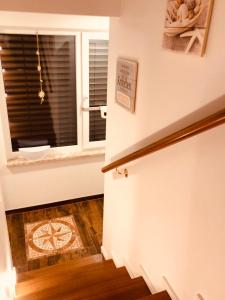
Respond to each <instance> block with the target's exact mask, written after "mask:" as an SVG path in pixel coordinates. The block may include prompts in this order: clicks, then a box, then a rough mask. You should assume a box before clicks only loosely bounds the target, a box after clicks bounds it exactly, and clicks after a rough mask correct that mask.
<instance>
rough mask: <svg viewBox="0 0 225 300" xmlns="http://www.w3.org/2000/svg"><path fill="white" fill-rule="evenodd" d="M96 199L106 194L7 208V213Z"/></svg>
mask: <svg viewBox="0 0 225 300" xmlns="http://www.w3.org/2000/svg"><path fill="white" fill-rule="evenodd" d="M95 199H104V194H98V195H93V196H86V197H81V198H76V199H70V200H63V201H57V202H52V203H47V204H41V205H35V206H29V207H23V208H18V209H12V210H7V211H6V215H11V214H16V213H24V212H29V211H34V210H37V209H46V208H52V207H57V206H62V205H66V204H73V203H76V202H82V201H88V200H95Z"/></svg>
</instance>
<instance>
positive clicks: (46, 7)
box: [0, 0, 121, 16]
mask: <svg viewBox="0 0 225 300" xmlns="http://www.w3.org/2000/svg"><path fill="white" fill-rule="evenodd" d="M120 3H121V0H113V1H111V0H64V1H61V0H54V2H53V1H52V0H45V1H30V0H20V1H17V0H8V1H1V3H0V10H8V11H20V12H40V13H61V14H73V15H92V16H94V15H95V16H119V14H120Z"/></svg>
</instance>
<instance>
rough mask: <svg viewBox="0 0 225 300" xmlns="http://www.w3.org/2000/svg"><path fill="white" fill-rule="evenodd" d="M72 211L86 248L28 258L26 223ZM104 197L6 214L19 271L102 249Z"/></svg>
mask: <svg viewBox="0 0 225 300" xmlns="http://www.w3.org/2000/svg"><path fill="white" fill-rule="evenodd" d="M69 215H72V216H73V218H74V220H75V222H76V224H77V228H78V231H79V234H80V238H81V240H82V243H83V248H82V249H78V250H73V251H70V252H67V253H60V254H57V255H53V256H44V257H41V258H38V259H34V260H31V261H28V260H27V256H26V245H25V232H24V225H25V224H27V223H34V222H38V221H44V220H50V219H54V218H60V217H65V216H69ZM102 222H103V199H94V200H87V201H82V202H74V203H70V204H65V205H61V206H57V207H51V208H46V209H37V210H34V211H27V212H19V213H15V212H13V213H11V214H8V215H7V223H8V229H9V237H10V244H11V250H12V257H13V263H14V266H15V267H16V270H17V273H20V272H26V271H30V270H34V269H40V268H43V267H47V266H51V265H55V264H58V263H62V262H66V261H68V260H77V259H79V258H81V257H86V256H90V255H94V254H97V253H100V246H101V244H102Z"/></svg>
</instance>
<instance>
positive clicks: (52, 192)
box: [0, 12, 109, 210]
mask: <svg viewBox="0 0 225 300" xmlns="http://www.w3.org/2000/svg"><path fill="white" fill-rule="evenodd" d="M108 25H109V21H108V18H104V17H79V16H78V17H77V16H65V15H53V14H46V15H44V14H29V13H8V12H0V28H1V30H3V29H5V28H7V29H8V28H15V27H16V28H17V29H18V28H42V29H43V28H45V29H46V28H48V29H51V28H56V29H62V30H63V29H66V30H88V31H89V30H95V31H98V30H100V31H102V30H104V31H105V30H107V29H108ZM0 117H1V116H0ZM5 117H6V116H2V119H4V118H5ZM2 123H4V122H0V177H1V178H2V189H3V194H4V200H5V207H6V209H7V210H10V209H16V208H21V207H27V206H33V205H39V204H45V203H51V202H55V201H61V200H67V199H73V198H79V197H85V196H90V195H96V194H101V193H103V175H102V173H101V172H100V169H101V167H102V165H103V162H104V156H102V155H101V156H94V157H89V158H82V159H81V158H77V159H74V160H70V161H65V162H63V161H61V162H55V163H46V164H40V165H38V166H30V167H17V168H11V169H9V168H7V167H6V154H5V148H6V147H5V141H4V140H3V136H4V134H3V133H4V129H5V128H3V127H2Z"/></svg>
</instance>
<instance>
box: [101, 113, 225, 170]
mask: <svg viewBox="0 0 225 300" xmlns="http://www.w3.org/2000/svg"><path fill="white" fill-rule="evenodd" d="M223 123H225V109H222V110H220V111H218V112H217V113H214V114H212V115H210V116H208V117H206V118H204V119H202V120H200V121H198V122H196V123H193V124H191V125H189V126H188V127H185V128H183V129H181V130H178V131H176V132H174V133H172V134H170V135H168V136H166V137H164V138H162V139H160V140H158V141H157V142H154V143H152V144H149V145H147V146H145V147H143V148H141V149H139V150H137V151H134V152H133V153H131V154H128V155H126V156H124V157H122V158H120V159H118V160H115V161H114V162H112V163H110V164H108V165H107V166H105V167H103V168H102V172H103V173H106V172H108V171H110V170H113V169H115V168H118V167H120V166H122V165H124V164H126V163H129V162H131V161H133V160H136V159H138V158H140V157H143V156H145V155H148V154H150V153H153V152H156V151H159V150H161V149H163V148H166V147H168V146H171V145H173V144H176V143H178V142H181V141H183V140H185V139H187V138H190V137H192V136H194V135H197V134H199V133H201V132H204V131H207V130H209V129H211V128H214V127H216V126H219V125H221V124H223Z"/></svg>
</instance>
